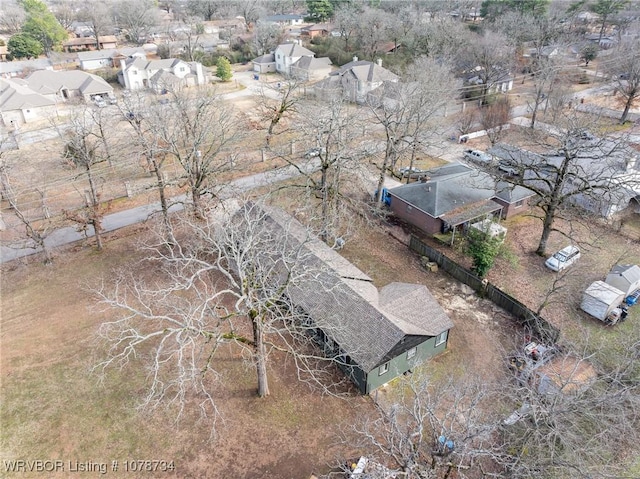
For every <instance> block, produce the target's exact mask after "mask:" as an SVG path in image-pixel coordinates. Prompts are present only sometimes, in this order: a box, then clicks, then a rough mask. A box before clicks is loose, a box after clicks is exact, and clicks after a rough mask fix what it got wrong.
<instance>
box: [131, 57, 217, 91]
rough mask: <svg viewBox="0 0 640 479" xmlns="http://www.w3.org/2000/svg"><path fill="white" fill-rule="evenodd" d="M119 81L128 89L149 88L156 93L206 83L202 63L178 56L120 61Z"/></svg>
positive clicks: (133, 58)
mask: <svg viewBox="0 0 640 479" xmlns="http://www.w3.org/2000/svg"><path fill="white" fill-rule="evenodd" d="M120 68H121V70H120V72H119V73H118V81H119V82H120V84H121V85H123V86H124V87H125V88H126V89H128V90H140V89H143V88H149V89H151V90H154V91H155V92H156V93H162V92H163V91H166V90H169V89H173V88H182V87H189V86H197V85H204V84H205V83H206V77H205V74H204V70H203V68H202V64H201V63H198V62H185V61H183V60H180V59H177V58H167V59H165V60H151V61H149V60H147V59H146V58H139V57H132V58H127V59H126V60H121V61H120Z"/></svg>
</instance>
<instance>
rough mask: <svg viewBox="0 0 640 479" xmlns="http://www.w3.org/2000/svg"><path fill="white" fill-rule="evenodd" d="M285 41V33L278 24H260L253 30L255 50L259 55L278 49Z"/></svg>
mask: <svg viewBox="0 0 640 479" xmlns="http://www.w3.org/2000/svg"><path fill="white" fill-rule="evenodd" d="M283 40H284V32H283V31H282V29H281V28H280V26H279V25H278V24H277V23H273V22H260V21H259V22H258V23H256V26H255V27H254V28H253V48H254V51H255V53H256V54H257V55H264V54H266V53H268V52H271V51H273V50H275V49H276V47H277V46H278V45H279V44H280V43H282V41H283Z"/></svg>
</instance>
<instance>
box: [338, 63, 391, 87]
mask: <svg viewBox="0 0 640 479" xmlns="http://www.w3.org/2000/svg"><path fill="white" fill-rule="evenodd" d="M331 75H337V76H343V75H351V76H353V77H354V78H356V79H357V80H359V81H366V82H383V81H397V80H398V75H396V74H395V73H393V72H391V71H389V70H387V69H386V68H384V67H381V66H380V65H378V64H377V63H374V62H369V61H366V60H358V61H355V62H349V63H347V64H345V65H342V66H341V67H340V69H339V70H337V71H335V72H332V73H331Z"/></svg>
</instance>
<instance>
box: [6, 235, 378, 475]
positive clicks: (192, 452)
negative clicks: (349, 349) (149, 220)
mask: <svg viewBox="0 0 640 479" xmlns="http://www.w3.org/2000/svg"><path fill="white" fill-rule="evenodd" d="M135 241H136V238H135V237H133V236H130V237H124V238H121V239H111V240H110V241H109V242H108V243H107V249H106V250H105V251H104V252H103V253H96V252H94V251H92V250H91V249H88V248H85V249H81V248H77V250H76V251H72V252H71V251H69V252H65V253H62V254H61V255H60V256H59V257H58V258H57V260H56V262H55V263H54V264H53V265H52V266H44V265H42V264H40V263H37V262H33V263H31V264H29V265H23V264H18V263H16V264H13V265H12V266H11V268H5V270H4V271H3V274H2V283H1V285H2V322H1V336H0V341H1V348H0V351H1V358H0V359H1V368H0V374H1V376H0V377H1V380H2V390H1V392H0V402H1V404H2V409H1V412H0V430H1V446H0V448H1V450H2V451H3V454H2V459H3V460H15V459H23V460H62V461H63V464H64V467H65V470H64V471H58V473H57V474H56V473H46V474H45V476H46V477H61V478H62V477H64V478H66V477H70V476H69V474H70V471H69V467H70V465H69V463H68V461H71V462H72V464H71V465H73V464H75V462H76V461H78V462H79V463H87V462H89V461H91V462H93V463H102V462H104V463H108V465H109V468H110V469H109V477H136V476H137V475H144V477H158V475H160V473H157V472H156V473H155V474H154V473H144V474H141V473H132V472H126V471H125V470H124V462H123V461H126V460H130V461H131V460H161V461H173V463H174V466H175V470H174V471H173V472H168V473H162V474H161V477H207V478H210V477H212V478H218V477H219V478H229V477H245V478H280V477H282V478H292V477H295V478H303V477H309V475H310V474H311V473H313V472H316V473H319V472H326V471H327V470H328V468H329V466H328V465H329V464H334V463H335V461H336V460H338V459H339V458H345V457H352V456H357V455H358V454H359V452H358V451H349V450H347V448H345V447H344V446H342V447H341V446H339V445H336V440H335V438H336V437H337V436H338V433H339V428H340V427H341V426H342V425H348V424H350V423H352V422H353V421H355V417H356V416H357V415H358V414H360V413H366V412H371V410H372V408H373V406H372V402H371V400H370V399H369V398H365V397H361V396H357V395H355V394H353V395H351V396H349V398H348V399H347V400H343V399H337V398H332V397H320V396H319V395H317V393H314V392H312V391H310V390H309V389H308V388H307V387H306V386H303V385H300V384H299V383H298V382H297V381H296V378H295V371H294V369H293V367H292V366H291V365H290V364H287V363H286V362H285V361H284V358H282V357H279V356H277V355H275V356H273V367H272V369H271V376H270V381H271V384H270V386H271V392H272V395H271V396H270V397H269V398H267V399H258V398H257V397H256V396H255V388H256V385H255V379H254V371H253V370H252V369H251V368H247V367H246V365H245V363H244V361H243V360H242V358H241V357H240V354H239V351H238V350H237V349H236V348H234V347H233V346H227V347H224V348H223V351H222V354H221V355H220V356H219V357H218V358H217V361H216V364H215V368H216V369H217V370H218V371H219V373H220V375H221V381H219V383H218V384H216V385H213V387H214V388H215V396H216V398H217V401H218V407H219V410H220V414H221V417H220V419H219V420H218V421H217V424H216V430H217V436H216V438H215V440H211V437H210V433H211V423H210V422H203V421H201V420H200V415H199V413H198V412H197V411H198V409H197V407H196V401H195V399H197V398H194V404H193V406H194V407H193V408H190V409H189V410H188V411H187V413H186V414H185V415H184V417H183V418H182V420H181V421H180V422H179V423H178V424H176V423H175V415H174V411H170V410H158V411H156V412H154V413H153V414H140V413H138V412H137V411H136V409H135V406H136V403H137V400H138V398H139V397H140V396H141V394H142V393H143V391H144V386H143V384H144V380H145V370H144V367H143V363H142V362H139V363H138V364H136V363H132V364H130V367H127V368H126V369H125V370H122V371H112V372H111V373H110V374H109V375H108V377H107V378H106V379H105V381H104V384H102V385H100V384H98V378H97V376H95V375H93V374H91V373H90V367H91V365H92V364H95V362H96V361H97V359H98V358H99V357H100V356H101V354H100V353H101V351H100V350H96V345H95V344H94V341H93V337H94V333H95V330H96V328H97V327H98V325H99V323H100V322H101V321H102V320H104V319H105V318H104V317H102V316H100V315H99V314H96V312H94V311H92V310H91V305H92V298H91V297H90V295H88V293H86V292H85V290H84V287H85V286H87V285H91V284H95V283H96V280H97V278H99V277H101V276H103V275H104V276H105V277H108V276H109V272H110V271H111V270H112V269H114V268H119V267H127V266H129V267H130V265H132V264H133V262H134V261H135V260H136V259H138V258H139V253H138V252H137V251H136V250H135ZM114 460H118V461H119V464H120V466H119V468H118V471H117V472H114V471H112V470H111V467H112V461H114ZM0 467H2V472H0V476H1V477H20V478H23V477H24V478H27V477H45V476H43V473H38V472H30V473H15V474H10V473H8V472H7V471H6V469H5V464H4V463H3V464H0ZM72 477H96V473H95V472H92V473H86V474H84V473H72Z"/></svg>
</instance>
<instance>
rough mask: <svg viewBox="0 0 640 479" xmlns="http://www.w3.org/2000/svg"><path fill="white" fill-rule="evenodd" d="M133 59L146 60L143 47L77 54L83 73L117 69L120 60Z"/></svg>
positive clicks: (145, 52)
mask: <svg viewBox="0 0 640 479" xmlns="http://www.w3.org/2000/svg"><path fill="white" fill-rule="evenodd" d="M134 57H138V58H147V51H146V50H145V49H144V48H143V47H133V48H118V49H115V48H109V49H106V50H92V51H88V52H78V62H79V63H80V69H81V70H85V71H87V70H98V69H100V68H113V67H115V68H118V67H120V60H124V59H126V58H134Z"/></svg>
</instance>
